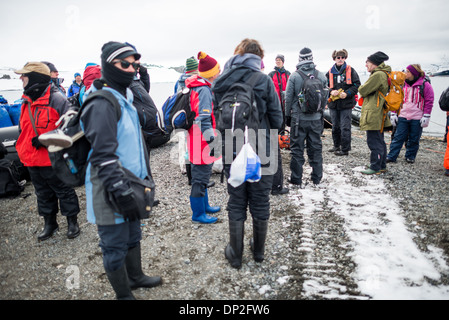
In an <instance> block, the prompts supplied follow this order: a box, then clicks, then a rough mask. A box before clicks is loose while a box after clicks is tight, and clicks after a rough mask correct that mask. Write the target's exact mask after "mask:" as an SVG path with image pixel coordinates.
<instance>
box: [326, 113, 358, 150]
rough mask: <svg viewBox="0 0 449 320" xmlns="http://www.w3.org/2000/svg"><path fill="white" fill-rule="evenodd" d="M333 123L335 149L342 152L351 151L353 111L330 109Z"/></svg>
mask: <svg viewBox="0 0 449 320" xmlns="http://www.w3.org/2000/svg"><path fill="white" fill-rule="evenodd" d="M329 111H330V114H331V121H332V139H333V141H334V147H335V148H338V147H341V151H344V152H348V151H350V150H351V122H352V109H342V110H337V109H329Z"/></svg>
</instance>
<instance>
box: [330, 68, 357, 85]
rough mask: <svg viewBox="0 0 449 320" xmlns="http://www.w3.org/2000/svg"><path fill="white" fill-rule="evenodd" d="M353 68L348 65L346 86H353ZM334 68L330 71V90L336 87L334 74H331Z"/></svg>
mask: <svg viewBox="0 0 449 320" xmlns="http://www.w3.org/2000/svg"><path fill="white" fill-rule="evenodd" d="M351 70H352V69H351V66H350V65H347V66H346V84H349V85H351V84H352V79H351ZM331 71H332V68H331V69H330V70H329V88H331V89H332V88H333V87H334V74H333V73H332V72H331Z"/></svg>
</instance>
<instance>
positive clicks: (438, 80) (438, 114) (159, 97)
mask: <svg viewBox="0 0 449 320" xmlns="http://www.w3.org/2000/svg"><path fill="white" fill-rule="evenodd" d="M361 78H362V79H361V81H362V83H363V82H365V81H366V79H367V78H368V77H367V76H362V77H361ZM430 80H431V82H432V87H433V90H434V92H435V102H434V105H433V109H432V115H431V118H430V125H429V126H428V127H427V128H425V129H424V135H429V136H443V135H444V133H445V132H446V112H443V111H441V109H440V106H439V104H438V100H439V99H440V96H441V93H442V92H443V91H444V90H445V89H446V88H447V87H449V77H433V78H430ZM174 86H175V83H174V82H156V83H151V88H150V96H151V98H153V100H154V102H155V104H156V106H157V107H158V108H161V107H162V104H163V103H164V102H165V100H166V99H167V98H168V97H169V96H170V95H172V94H173V93H174ZM0 94H1V95H3V97H5V98H6V99H7V100H8V102H9V103H13V102H14V101H15V100H17V99H20V98H21V96H22V90H1V89H0Z"/></svg>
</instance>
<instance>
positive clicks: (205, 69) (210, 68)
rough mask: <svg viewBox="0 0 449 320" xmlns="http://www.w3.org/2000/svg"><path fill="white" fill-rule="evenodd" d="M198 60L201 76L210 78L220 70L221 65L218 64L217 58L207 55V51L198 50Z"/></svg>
mask: <svg viewBox="0 0 449 320" xmlns="http://www.w3.org/2000/svg"><path fill="white" fill-rule="evenodd" d="M198 60H199V64H198V71H199V74H200V77H203V78H206V79H209V78H212V77H213V76H215V75H216V74H217V73H219V72H220V65H219V64H218V62H217V60H215V59H214V58H212V57H211V56H209V55H207V54H206V53H204V52H201V51H200V52H198Z"/></svg>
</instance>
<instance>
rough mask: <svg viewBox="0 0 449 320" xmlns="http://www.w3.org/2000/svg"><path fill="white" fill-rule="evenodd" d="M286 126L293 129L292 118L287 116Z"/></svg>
mask: <svg viewBox="0 0 449 320" xmlns="http://www.w3.org/2000/svg"><path fill="white" fill-rule="evenodd" d="M285 124H286V126H287V127H291V126H292V117H289V116H285Z"/></svg>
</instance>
